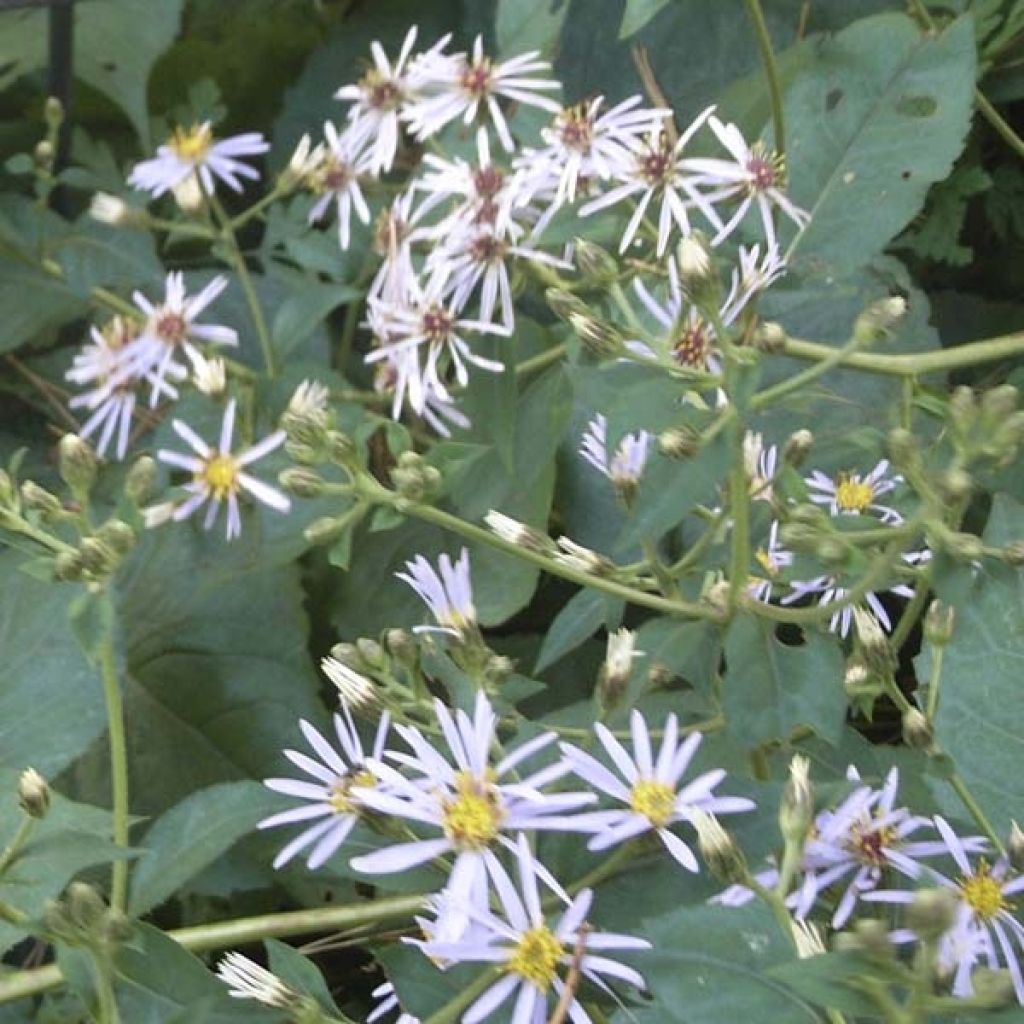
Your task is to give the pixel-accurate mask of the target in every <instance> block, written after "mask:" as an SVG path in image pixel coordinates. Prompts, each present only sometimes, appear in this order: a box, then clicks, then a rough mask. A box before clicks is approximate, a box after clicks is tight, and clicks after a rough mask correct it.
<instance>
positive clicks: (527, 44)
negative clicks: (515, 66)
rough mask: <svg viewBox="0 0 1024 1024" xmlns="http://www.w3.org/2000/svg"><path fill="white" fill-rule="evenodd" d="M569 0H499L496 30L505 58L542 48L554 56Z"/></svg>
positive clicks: (546, 54)
mask: <svg viewBox="0 0 1024 1024" xmlns="http://www.w3.org/2000/svg"><path fill="white" fill-rule="evenodd" d="M568 13H569V0H498V10H497V12H496V13H495V15H494V33H495V35H496V37H497V40H498V54H499V55H500V56H501V57H506V58H507V57H517V56H519V54H521V53H525V52H526V51H527V50H540V52H541V53H542V54H544V55H545V56H547V57H550V56H551V54H552V53H553V52H554V50H555V47H556V44H557V42H558V34H559V32H561V30H562V23H563V22H564V21H565V16H566V15H567V14H568Z"/></svg>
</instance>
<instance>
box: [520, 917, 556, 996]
mask: <svg viewBox="0 0 1024 1024" xmlns="http://www.w3.org/2000/svg"><path fill="white" fill-rule="evenodd" d="M562 953H563V947H562V944H561V942H559V941H558V939H556V938H555V936H554V935H553V934H552V932H551V931H550V929H548V928H546V927H545V926H544V925H541V926H540V927H538V928H531V929H530V930H529V931H528V932H525V933H524V934H523V937H522V938H521V939H520V940H519V944H518V945H517V946H516V951H515V953H513V954H512V958H511V959H510V960H509V962H508V969H509V970H510V971H511V972H512V973H513V974H518V975H519V976H520V977H521V978H525V979H526V980H527V981H531V982H533V984H534V985H536V986H537V988H539V989H540V990H541V991H542V992H547V990H548V989H549V988H550V987H551V982H552V981H553V980H554V978H555V973H556V971H557V970H558V964H559V961H560V960H561V959H562Z"/></svg>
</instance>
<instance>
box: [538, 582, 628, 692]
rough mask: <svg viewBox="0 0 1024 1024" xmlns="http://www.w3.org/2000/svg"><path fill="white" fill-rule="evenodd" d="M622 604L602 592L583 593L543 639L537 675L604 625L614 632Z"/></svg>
mask: <svg viewBox="0 0 1024 1024" xmlns="http://www.w3.org/2000/svg"><path fill="white" fill-rule="evenodd" d="M623 607H624V606H623V602H622V601H620V600H619V599H618V598H615V597H610V596H609V595H608V594H603V593H601V592H600V591H599V590H588V589H584V590H581V591H580V592H579V593H578V594H574V595H573V597H572V598H571V599H570V600H569V602H568V603H567V604H566V606H565V607H564V608H563V609H562V610H561V611H560V612H559V613H558V614H557V615H556V616H555V620H554V622H552V623H551V628H550V629H549V630H548V631H547V635H546V636H545V637H544V643H543V644H541V648H540V653H539V654H538V655H537V664H536V665H535V666H534V669H533V671H534V672H543V671H544V669H546V668H547V667H548V666H549V665H553V664H554V663H555V662H556V661H558V659H559V658H563V657H565V655H567V654H568V653H569V652H570V651H574V650H575V649H576V648H577V647H579V645H580V644H581V643H583V642H584V641H585V640H588V639H589V638H590V637H592V636H593V635H594V633H595V632H597V630H598V629H600V628H601V626H605V625H607V626H608V628H609V629H614V628H615V626H616V625H617V623H618V622H619V620H620V619H621V617H622V610H623Z"/></svg>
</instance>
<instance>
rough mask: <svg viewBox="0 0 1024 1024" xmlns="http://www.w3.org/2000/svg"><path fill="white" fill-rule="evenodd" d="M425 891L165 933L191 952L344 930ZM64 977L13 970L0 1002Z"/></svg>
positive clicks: (419, 898)
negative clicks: (311, 933) (412, 894)
mask: <svg viewBox="0 0 1024 1024" xmlns="http://www.w3.org/2000/svg"><path fill="white" fill-rule="evenodd" d="M425 900H426V895H425V894H422V893H421V894H418V895H414V896H393V897H389V898H388V899H378V900H372V901H370V902H365V903H356V904H346V905H343V906H337V907H317V908H316V909H313V910H293V911H289V912H287V913H283V914H261V915H258V916H256V917H243V918H237V919H235V920H232V921H217V922H215V923H213V924H200V925H193V926H192V927H191V928H179V929H177V930H175V931H170V932H168V933H167V935H168V936H169V937H170V938H172V939H174V941H175V942H177V943H178V944H179V945H181V946H183V947H184V948H185V949H188V950H191V951H192V952H196V953H199V952H203V951H205V950H212V949H225V948H227V947H229V946H242V945H245V944H246V943H249V942H259V941H260V940H261V939H284V938H289V937H290V936H294V935H306V934H309V933H310V932H318V931H331V930H345V929H350V928H358V927H362V926H365V925H368V924H379V923H382V922H386V921H395V920H402V919H408V918H411V917H412V916H413V915H414V914H416V913H418V912H419V911H421V910H422V909H423V907H424V906H425V902H424V901H425ZM62 981H63V976H62V975H61V972H60V968H59V967H57V966H56V965H55V964H50V965H48V966H46V967H36V968H33V969H31V970H27V971H15V972H12V973H10V974H5V975H2V976H0V1003H9V1002H12V1001H13V1000H15V999H25V998H27V997H29V996H34V995H38V994H39V993H41V992H46V991H48V990H49V989H51V988H55V987H56V986H58V985H60V984H61V982H62Z"/></svg>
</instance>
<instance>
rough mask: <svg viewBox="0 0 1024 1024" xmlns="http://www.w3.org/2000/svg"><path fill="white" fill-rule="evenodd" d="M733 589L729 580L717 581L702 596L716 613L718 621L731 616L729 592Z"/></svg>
mask: <svg viewBox="0 0 1024 1024" xmlns="http://www.w3.org/2000/svg"><path fill="white" fill-rule="evenodd" d="M731 589H732V588H731V587H730V586H729V582H728V580H717V581H716V582H714V583H712V584H711V586H710V587H708V589H707V590H706V591H705V592H704V594H703V595H702V596H703V600H704V603H705V604H706V605H708V606H709V607H710V608H711V609H712V610H713V611H714V613H715V616H716V618H718V619H721V620H724V619H726V618H727V617H728V615H729V611H730V606H729V592H730V590H731Z"/></svg>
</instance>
